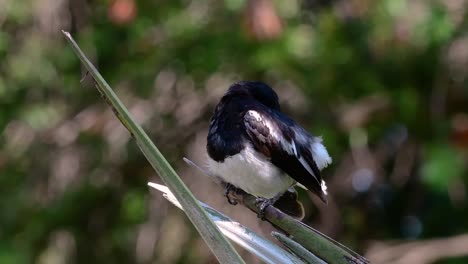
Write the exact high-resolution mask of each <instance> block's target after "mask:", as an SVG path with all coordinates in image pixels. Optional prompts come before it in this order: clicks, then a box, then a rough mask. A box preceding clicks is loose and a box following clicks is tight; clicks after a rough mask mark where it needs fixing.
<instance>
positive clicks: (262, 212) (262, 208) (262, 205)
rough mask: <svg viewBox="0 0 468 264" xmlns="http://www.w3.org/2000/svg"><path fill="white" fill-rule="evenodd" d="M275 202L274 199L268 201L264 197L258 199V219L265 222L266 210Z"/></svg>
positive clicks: (256, 202) (256, 203) (256, 201)
mask: <svg viewBox="0 0 468 264" xmlns="http://www.w3.org/2000/svg"><path fill="white" fill-rule="evenodd" d="M273 203H274V202H273V201H272V199H266V198H263V197H258V198H257V199H256V200H255V205H256V206H257V207H258V209H259V211H258V215H257V216H258V218H260V219H262V220H265V210H266V208H267V207H268V206H270V205H272V204H273Z"/></svg>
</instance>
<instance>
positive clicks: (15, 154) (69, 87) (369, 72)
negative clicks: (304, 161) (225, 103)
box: [0, 0, 468, 263]
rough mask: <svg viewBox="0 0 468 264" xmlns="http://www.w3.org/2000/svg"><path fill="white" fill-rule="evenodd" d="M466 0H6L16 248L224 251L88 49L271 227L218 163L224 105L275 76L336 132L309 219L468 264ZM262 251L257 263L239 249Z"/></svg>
mask: <svg viewBox="0 0 468 264" xmlns="http://www.w3.org/2000/svg"><path fill="white" fill-rule="evenodd" d="M467 9H468V1H466V0H447V1H442V0H431V1H429V0H426V1H424V0H413V1H409V0H377V1H369V0H331V1H326V0H308V1H307V0H304V1H300V0H289V1H279V0H278V1H273V0H225V1H214V0H198V1H189V0H185V1H162V0H152V1H143V0H142V1H139V0H138V1H137V0H106V1H102V0H101V1H91V0H89V1H85V0H22V1H14V0H0V106H1V111H0V131H1V135H0V263H215V262H216V260H215V259H214V257H213V256H212V255H211V253H210V252H209V250H208V248H207V247H206V245H205V244H204V242H203V241H202V240H201V239H200V237H199V236H198V234H197V232H196V231H195V229H194V228H193V227H192V226H191V224H190V222H189V221H188V220H187V219H186V217H185V215H184V214H183V213H182V212H181V211H179V210H178V209H176V208H175V207H173V206H172V205H171V204H169V203H168V202H167V201H166V200H164V198H162V196H161V195H160V194H159V193H157V192H154V191H151V190H149V189H148V187H147V186H146V182H147V181H149V180H151V181H156V182H160V179H159V177H158V176H157V175H156V174H155V173H154V171H153V170H152V169H151V167H150V166H149V164H148V163H147V161H146V160H145V158H144V157H143V156H142V154H141V153H140V151H139V149H138V147H137V146H136V144H135V142H134V141H133V140H131V138H130V136H129V134H128V133H127V131H126V130H125V129H124V127H123V126H122V125H121V124H120V122H119V121H118V120H117V119H116V118H115V117H114V115H113V114H112V111H110V110H109V107H108V106H107V105H106V104H105V103H104V102H103V101H102V100H101V99H100V97H99V94H98V92H97V91H96V89H95V88H94V87H93V83H92V81H91V80H90V78H89V77H88V78H84V79H83V81H82V82H81V83H80V79H81V78H82V77H83V76H84V75H85V72H84V70H83V68H82V67H81V66H80V63H79V61H78V60H77V58H76V56H75V55H74V54H73V52H72V50H71V48H70V47H69V46H68V44H67V43H66V41H65V40H64V38H63V36H62V35H61V32H60V30H61V29H65V30H67V31H70V32H71V33H72V35H73V36H74V37H75V39H76V40H77V41H78V43H79V44H80V46H81V47H82V49H83V50H84V51H85V52H86V53H87V55H88V56H89V57H90V58H91V59H92V60H93V62H94V63H95V65H96V66H97V67H98V68H99V70H100V71H101V73H102V74H103V75H104V77H105V78H106V79H107V81H108V82H109V83H110V84H111V86H112V87H113V88H114V89H115V91H116V92H117V94H118V95H119V96H120V98H122V100H123V101H124V103H125V104H126V105H127V106H128V108H129V109H130V110H131V112H132V114H133V116H134V117H135V118H136V119H137V120H138V121H139V122H140V123H141V124H142V125H143V126H144V128H145V129H146V131H147V132H148V133H149V134H150V135H151V137H152V139H153V140H154V142H155V143H156V145H157V146H158V147H159V148H160V150H161V151H162V153H163V154H164V155H165V156H166V157H167V158H168V159H169V161H170V162H171V164H172V165H173V166H175V168H176V169H177V171H178V172H179V173H180V175H181V176H182V177H183V180H184V182H185V183H186V184H187V185H188V186H189V188H190V189H191V190H192V191H193V192H194V194H195V195H196V196H197V197H198V198H199V199H200V200H202V201H204V202H206V203H208V204H210V205H212V206H213V207H215V208H217V209H219V210H221V211H222V212H224V213H226V214H227V215H229V216H231V217H233V218H235V219H236V220H238V221H239V222H241V223H243V224H246V225H248V226H249V227H251V228H253V229H254V230H256V231H258V232H261V233H262V234H264V235H265V236H266V237H270V235H269V232H270V231H271V228H270V227H269V225H268V224H267V223H261V222H260V221H259V220H258V219H257V218H256V215H254V214H253V213H251V212H250V211H248V210H246V209H245V208H242V207H241V206H236V207H233V206H230V205H228V204H227V202H226V200H225V199H224V197H223V196H222V189H221V188H220V187H218V186H216V185H215V184H214V183H212V182H211V181H210V180H209V179H207V178H206V177H205V176H203V175H201V174H199V173H197V172H196V171H194V170H193V169H191V168H189V167H187V166H186V165H185V164H184V163H183V162H182V157H184V156H186V157H188V158H190V159H192V160H194V161H195V162H197V163H199V164H204V162H205V161H204V159H205V155H206V151H205V144H206V133H207V128H208V122H209V118H210V115H211V113H212V111H213V108H214V106H215V105H216V103H217V101H218V100H219V98H220V96H221V95H222V94H223V93H224V92H225V91H226V89H227V88H228V87H229V85H230V84H231V83H233V82H235V81H238V80H261V81H264V82H266V83H268V84H270V85H271V86H272V87H273V88H274V89H275V90H276V91H277V92H278V94H279V96H280V99H281V104H282V107H283V109H284V111H285V112H286V113H288V114H289V115H290V116H292V117H293V118H294V119H296V120H297V121H298V122H299V123H300V124H302V125H303V126H304V127H306V128H307V129H309V130H310V131H313V132H314V134H316V135H322V136H323V138H324V141H325V144H326V146H327V147H328V150H329V152H330V154H331V156H332V157H333V160H334V162H333V164H332V166H331V167H329V168H327V169H326V170H325V171H324V172H323V174H324V177H325V179H326V180H327V182H328V184H329V193H330V196H331V198H330V203H329V204H328V206H324V205H322V204H321V203H320V202H319V201H318V200H317V199H316V198H315V197H313V196H312V195H311V194H310V193H306V192H302V191H301V193H300V196H301V200H302V201H303V202H304V204H305V206H306V211H307V215H306V218H305V220H304V222H306V223H307V224H309V225H312V226H313V227H315V228H317V229H319V230H320V231H322V232H323V233H325V234H328V235H329V236H331V237H333V238H335V239H337V240H339V241H340V242H342V243H344V244H346V245H347V246H349V247H351V248H353V249H355V250H356V251H358V252H360V253H362V254H364V255H365V256H366V257H368V258H369V259H370V260H372V261H373V262H374V263H466V262H467V261H468V210H467V209H468V201H467V187H466V184H467V183H468V168H467V167H468V166H467V164H468V162H467V159H468V155H467V153H468V78H467V77H468V31H467V29H468V14H467ZM241 253H242V255H243V257H245V259H246V261H247V262H248V263H257V262H258V260H257V259H255V258H254V257H252V256H251V255H250V254H248V253H246V252H244V251H241Z"/></svg>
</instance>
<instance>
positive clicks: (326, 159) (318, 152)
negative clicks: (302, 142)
mask: <svg viewBox="0 0 468 264" xmlns="http://www.w3.org/2000/svg"><path fill="white" fill-rule="evenodd" d="M311 149H312V156H313V158H314V161H315V163H316V164H317V167H318V168H319V170H322V169H323V168H325V167H327V166H328V165H329V164H331V163H332V158H331V157H330V155H329V154H328V151H327V149H326V148H325V146H324V145H323V144H322V139H321V138H316V141H315V142H314V143H312V144H311Z"/></svg>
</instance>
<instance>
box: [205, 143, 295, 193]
mask: <svg viewBox="0 0 468 264" xmlns="http://www.w3.org/2000/svg"><path fill="white" fill-rule="evenodd" d="M208 166H209V169H210V171H211V172H212V173H213V174H215V175H216V176H219V177H220V178H222V179H223V180H224V181H226V182H229V183H231V184H232V185H234V186H236V187H238V188H241V189H242V190H244V191H246V192H248V193H250V194H252V195H255V196H257V197H263V198H273V197H274V196H275V195H277V194H278V193H282V192H284V191H286V190H287V189H288V188H289V187H290V186H291V185H293V184H294V183H295V181H294V180H293V179H292V178H291V177H289V176H288V175H286V174H285V173H283V172H281V171H280V170H279V169H278V168H277V167H276V166H274V165H273V164H272V163H271V162H270V161H269V160H268V159H267V158H266V157H265V156H264V155H263V154H261V153H258V152H257V151H255V150H254V149H253V147H252V146H248V147H246V148H245V149H244V150H242V151H241V152H240V153H239V154H236V155H234V156H231V157H228V158H226V159H224V161H223V162H216V161H214V160H212V159H211V158H208Z"/></svg>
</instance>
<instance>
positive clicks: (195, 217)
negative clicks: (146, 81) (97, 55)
mask: <svg viewBox="0 0 468 264" xmlns="http://www.w3.org/2000/svg"><path fill="white" fill-rule="evenodd" d="M62 32H63V34H64V35H65V38H66V39H67V41H68V42H69V43H70V45H71V47H72V48H73V51H74V52H75V53H76V55H77V56H78V57H79V59H80V60H81V62H82V63H83V64H84V66H85V67H86V69H87V70H88V71H89V73H90V74H91V76H92V77H93V79H94V80H95V81H96V88H97V89H98V90H99V92H100V93H101V95H102V97H103V99H104V100H105V101H106V102H107V103H108V104H109V105H110V106H111V107H112V110H113V111H114V113H115V115H116V116H117V118H119V120H120V122H122V124H123V125H124V126H125V127H126V128H127V130H128V131H129V132H130V134H131V135H132V137H133V138H134V139H135V141H136V142H137V144H138V146H139V147H140V149H141V151H142V152H143V154H144V155H145V157H146V158H147V159H148V161H149V163H150V164H151V166H152V167H153V168H154V170H155V171H156V172H157V173H158V174H159V176H160V177H161V178H162V180H163V181H164V182H165V183H166V185H167V186H168V187H169V189H170V190H171V191H172V192H173V193H174V195H175V197H177V200H179V202H180V204H181V205H182V207H183V208H184V212H185V213H186V214H187V216H188V218H189V219H190V221H191V222H192V223H193V225H194V226H195V228H196V229H197V230H198V232H199V233H200V235H201V237H202V238H203V239H204V240H205V242H206V243H207V245H208V247H209V248H210V249H211V251H212V252H213V253H214V254H215V256H216V257H217V259H218V260H219V262H220V263H244V261H243V260H242V258H241V257H240V256H239V254H238V253H237V252H236V251H235V249H234V247H233V246H232V245H231V243H229V241H228V240H227V239H226V238H225V237H224V236H223V234H222V233H221V232H220V231H219V229H218V228H217V227H216V225H215V223H214V222H213V221H212V220H211V218H210V217H209V216H208V214H207V213H206V211H205V210H204V209H203V208H202V207H201V205H200V204H199V203H198V201H197V200H196V199H195V197H194V196H193V194H192V193H191V192H190V190H189V189H188V188H187V186H185V184H184V183H183V182H182V180H181V179H180V177H179V176H178V175H177V173H176V172H175V170H174V169H173V168H172V167H171V165H170V164H169V162H168V161H167V160H166V159H165V158H164V156H163V155H162V154H161V152H159V150H158V149H157V148H156V146H155V145H154V144H153V142H152V141H151V140H150V138H149V137H148V135H147V134H146V133H145V131H143V129H142V128H141V126H140V125H138V124H137V123H136V122H135V121H134V120H133V118H132V117H131V116H130V113H129V112H128V110H127V108H126V107H125V106H124V105H123V103H122V102H121V101H120V99H119V98H118V97H117V95H116V94H115V93H114V91H113V90H112V88H111V87H110V86H109V84H107V82H106V81H105V80H104V78H103V77H102V76H101V74H100V73H99V72H98V71H97V69H96V68H95V67H94V65H93V64H92V63H91V62H90V61H89V60H88V58H86V56H85V54H84V53H83V51H81V49H80V48H79V47H78V44H77V43H76V42H75V40H74V39H73V38H72V37H71V35H70V33H68V32H65V31H63V30H62Z"/></svg>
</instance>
